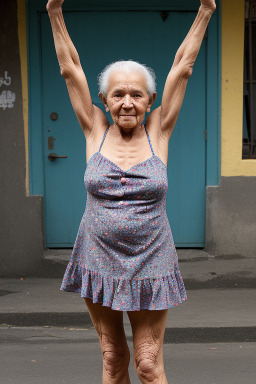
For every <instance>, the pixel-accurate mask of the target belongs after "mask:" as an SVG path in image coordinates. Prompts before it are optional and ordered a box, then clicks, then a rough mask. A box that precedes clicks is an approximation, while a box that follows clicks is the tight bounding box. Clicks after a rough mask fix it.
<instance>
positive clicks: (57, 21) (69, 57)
mask: <svg viewBox="0 0 256 384" xmlns="http://www.w3.org/2000/svg"><path fill="white" fill-rule="evenodd" d="M63 1H64V0H49V1H48V3H47V6H46V9H47V11H48V15H49V18H50V22H51V26H52V33H53V38H54V44H55V50H56V53H57V57H58V61H59V66H60V73H61V75H62V76H63V77H64V79H65V81H66V85H67V88H68V93H69V97H70V100H71V103H72V106H73V109H74V111H75V114H76V116H77V118H78V121H79V123H80V125H81V128H82V130H83V131H84V134H85V137H87V136H89V135H90V134H91V130H92V127H93V122H94V114H95V108H96V107H94V106H93V104H92V99H91V95H90V91H89V87H88V83H87V80H86V77H85V74H84V71H83V69H82V66H81V63H80V59H79V56H78V53H77V51H76V48H75V46H74V44H73V43H72V41H71V39H70V37H69V34H68V31H67V29H66V26H65V22H64V18H63V14H62V8H61V6H62V4H63Z"/></svg>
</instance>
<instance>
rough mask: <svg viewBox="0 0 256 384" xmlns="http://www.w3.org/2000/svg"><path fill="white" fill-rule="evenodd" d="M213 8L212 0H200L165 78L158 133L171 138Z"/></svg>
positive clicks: (214, 7)
mask: <svg viewBox="0 0 256 384" xmlns="http://www.w3.org/2000/svg"><path fill="white" fill-rule="evenodd" d="M215 9H216V4H215V0H201V6H200V8H199V11H198V14H197V16H196V18H195V21H194V23H193V25H192V27H191V28H190V30H189V32H188V34H187V36H186V38H185V40H184V41H183V43H182V44H181V46H180V47H179V49H178V51H177V53H176V56H175V59H174V62H173V65H172V68H171V70H170V72H169V74H168V76H167V79H166V83H165V87H164V91H163V97H162V103H161V107H160V119H161V132H162V133H164V134H167V135H168V137H169V138H170V137H171V134H172V132H173V129H174V126H175V124H176V121H177V119H178V115H179V112H180V109H181V106H182V103H183V100H184V95H185V91H186V87H187V83H188V79H189V77H190V76H191V75H192V70H193V66H194V63H195V60H196V58H197V55H198V52H199V50H200V47H201V44H202V41H203V37H204V34H205V31H206V28H207V26H208V24H209V21H210V18H211V15H212V13H213V12H214V11H215Z"/></svg>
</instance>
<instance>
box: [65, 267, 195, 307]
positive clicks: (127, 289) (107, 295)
mask: <svg viewBox="0 0 256 384" xmlns="http://www.w3.org/2000/svg"><path fill="white" fill-rule="evenodd" d="M60 290H62V291H66V292H77V293H80V292H81V297H87V298H90V299H92V301H93V303H101V304H102V305H103V306H106V307H110V308H111V309H113V310H116V311H140V310H142V309H148V310H163V309H168V308H171V307H174V306H176V305H178V304H181V303H182V302H183V301H184V300H186V299H187V295H186V291H185V286H184V283H183V279H182V277H181V274H180V270H179V268H178V267H176V268H175V270H174V272H173V273H171V272H170V273H169V275H167V276H161V277H149V278H145V279H136V278H134V279H132V280H124V279H120V278H113V277H110V276H109V277H108V276H104V275H101V274H100V273H98V272H94V271H91V270H88V269H85V268H81V266H80V265H79V264H76V263H74V262H72V261H70V262H69V264H68V266H67V269H66V272H65V274H64V277H63V281H62V284H61V287H60Z"/></svg>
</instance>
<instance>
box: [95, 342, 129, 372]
mask: <svg viewBox="0 0 256 384" xmlns="http://www.w3.org/2000/svg"><path fill="white" fill-rule="evenodd" d="M101 351H102V357H103V366H104V370H105V371H106V373H107V375H108V376H109V377H111V378H116V377H118V376H122V375H123V374H124V373H125V372H127V370H128V367H129V362H130V351H129V348H128V346H127V345H125V344H121V343H119V342H118V341H115V340H109V338H108V339H107V340H106V339H105V340H104V338H102V342H101Z"/></svg>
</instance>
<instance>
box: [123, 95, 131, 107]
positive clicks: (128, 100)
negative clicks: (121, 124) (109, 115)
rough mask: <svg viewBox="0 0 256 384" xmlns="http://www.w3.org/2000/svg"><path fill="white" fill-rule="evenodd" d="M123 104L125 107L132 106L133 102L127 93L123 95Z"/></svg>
mask: <svg viewBox="0 0 256 384" xmlns="http://www.w3.org/2000/svg"><path fill="white" fill-rule="evenodd" d="M123 105H124V106H125V107H132V106H133V104H132V99H131V97H130V96H129V95H126V96H125V97H124V100H123Z"/></svg>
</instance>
